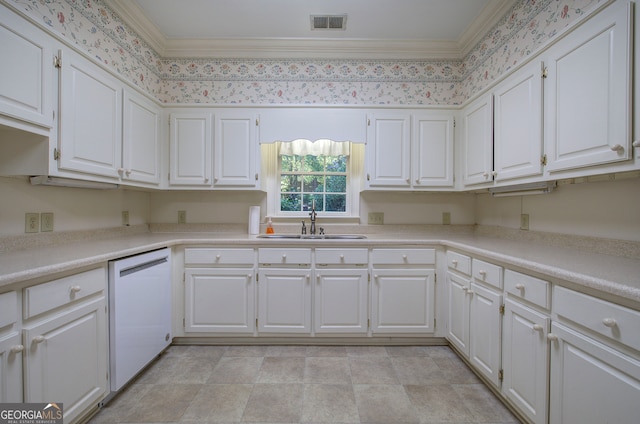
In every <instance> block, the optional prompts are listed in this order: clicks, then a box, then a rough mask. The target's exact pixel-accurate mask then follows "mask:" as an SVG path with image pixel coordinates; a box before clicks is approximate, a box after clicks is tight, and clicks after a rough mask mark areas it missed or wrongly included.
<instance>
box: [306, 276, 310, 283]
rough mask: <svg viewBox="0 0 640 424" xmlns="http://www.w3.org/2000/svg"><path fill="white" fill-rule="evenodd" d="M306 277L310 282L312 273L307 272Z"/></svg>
mask: <svg viewBox="0 0 640 424" xmlns="http://www.w3.org/2000/svg"><path fill="white" fill-rule="evenodd" d="M305 277H306V278H307V283H308V282H309V280H311V274H307V275H306V276H305Z"/></svg>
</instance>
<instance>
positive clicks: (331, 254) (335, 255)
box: [316, 249, 369, 265]
mask: <svg viewBox="0 0 640 424" xmlns="http://www.w3.org/2000/svg"><path fill="white" fill-rule="evenodd" d="M367 263H369V259H368V255H367V249H316V264H318V265H323V264H330V265H343V264H367Z"/></svg>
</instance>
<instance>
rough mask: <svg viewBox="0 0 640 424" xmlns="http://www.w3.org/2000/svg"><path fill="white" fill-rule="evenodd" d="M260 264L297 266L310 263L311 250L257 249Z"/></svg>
mask: <svg viewBox="0 0 640 424" xmlns="http://www.w3.org/2000/svg"><path fill="white" fill-rule="evenodd" d="M258 262H260V263H261V264H281V265H297V264H310V263H311V249H274V248H260V249H258Z"/></svg>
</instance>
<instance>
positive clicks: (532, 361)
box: [502, 300, 549, 424]
mask: <svg viewBox="0 0 640 424" xmlns="http://www.w3.org/2000/svg"><path fill="white" fill-rule="evenodd" d="M548 331H549V318H548V317H545V316H544V315H542V314H540V313H538V312H535V311H533V310H531V309H529V308H526V307H524V306H522V305H520V304H518V303H516V302H512V301H510V300H507V301H506V302H505V313H504V328H503V336H502V337H503V338H502V366H503V370H504V380H503V381H502V393H503V394H504V396H506V397H507V398H508V399H509V400H511V402H513V404H514V405H516V406H517V408H518V409H519V410H520V412H522V413H523V414H524V415H526V416H527V418H529V420H531V422H532V423H534V424H545V423H546V422H547V405H548V396H549V390H548V387H549V386H548V383H549V379H548V367H549V348H548V345H547V337H546V336H547V332H548Z"/></svg>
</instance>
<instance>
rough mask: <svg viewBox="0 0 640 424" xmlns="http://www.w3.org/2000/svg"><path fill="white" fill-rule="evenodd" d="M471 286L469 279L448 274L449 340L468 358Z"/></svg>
mask: <svg viewBox="0 0 640 424" xmlns="http://www.w3.org/2000/svg"><path fill="white" fill-rule="evenodd" d="M470 284H471V283H470V282H469V280H468V279H466V278H462V277H460V276H458V275H455V274H453V273H451V272H447V287H448V292H449V309H448V312H447V313H448V318H449V319H448V324H449V329H448V331H447V339H449V342H450V343H451V344H453V345H455V347H456V348H458V350H459V351H460V352H462V353H464V354H465V355H467V356H469V307H470V299H471V296H472V294H471V293H470V287H469V286H470Z"/></svg>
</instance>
